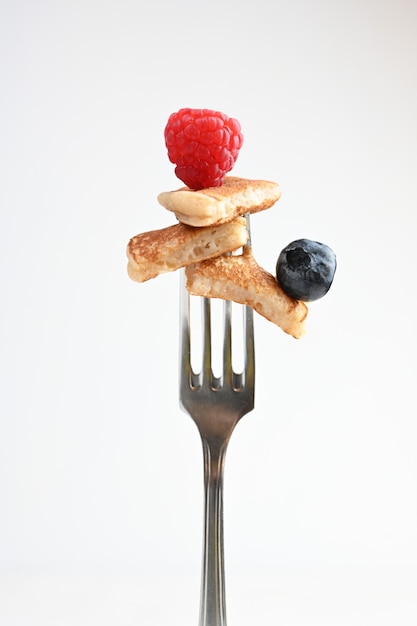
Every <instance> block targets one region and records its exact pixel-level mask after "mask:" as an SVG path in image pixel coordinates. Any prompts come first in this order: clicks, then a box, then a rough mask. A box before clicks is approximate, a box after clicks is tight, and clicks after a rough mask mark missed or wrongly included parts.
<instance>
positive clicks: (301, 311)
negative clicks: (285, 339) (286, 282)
mask: <svg viewBox="0 0 417 626" xmlns="http://www.w3.org/2000/svg"><path fill="white" fill-rule="evenodd" d="M185 273H186V277H187V282H186V285H187V289H188V291H189V292H190V293H191V294H192V295H195V296H204V297H206V298H223V299H224V300H233V301H234V302H238V303H240V304H247V305H249V306H250V307H252V308H253V309H254V310H255V311H257V312H258V313H260V314H261V315H263V316H264V317H266V319H268V320H270V321H271V322H273V323H274V324H277V326H279V327H280V328H282V330H283V331H285V332H286V333H288V334H290V335H292V336H293V337H295V338H296V339H298V338H300V337H301V336H302V335H303V334H304V332H305V327H304V326H305V324H304V323H305V319H306V317H307V313H308V308H307V306H306V304H305V303H304V302H301V301H300V300H294V299H293V298H291V297H290V296H288V295H287V294H286V293H285V292H284V291H283V290H282V289H281V287H280V286H279V284H278V283H277V281H276V280H275V278H274V277H273V276H272V274H269V273H268V272H267V271H265V270H264V269H263V268H262V267H260V266H259V265H258V263H257V262H256V261H255V259H254V257H253V255H252V251H251V248H249V247H248V248H246V249H245V250H244V252H243V254H240V255H236V256H233V255H228V256H221V257H217V258H214V259H211V260H208V261H202V262H201V263H196V264H194V265H190V266H189V267H187V268H186V270H185Z"/></svg>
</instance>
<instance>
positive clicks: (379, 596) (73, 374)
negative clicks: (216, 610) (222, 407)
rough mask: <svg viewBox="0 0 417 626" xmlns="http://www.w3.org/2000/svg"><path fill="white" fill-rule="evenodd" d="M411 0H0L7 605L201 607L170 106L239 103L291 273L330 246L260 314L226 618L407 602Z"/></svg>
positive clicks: (289, 622)
mask: <svg viewBox="0 0 417 626" xmlns="http://www.w3.org/2000/svg"><path fill="white" fill-rule="evenodd" d="M416 24H417V5H416V3H415V2H414V1H413V0H396V1H395V2H394V1H393V0H391V1H387V0H385V1H382V2H378V1H376V0H360V1H359V0H350V1H347V0H345V1H341V2H331V1H330V0H320V1H313V2H308V1H307V0H304V1H301V0H295V1H291V2H283V1H277V2H272V1H271V0H257V1H256V2H255V1H247V2H239V3H238V2H232V1H227V0H225V1H224V2H220V1H219V0H212V1H211V2H204V1H200V2H197V1H195V2H192V1H191V0H177V1H176V2H169V1H168V0H165V1H163V0H153V1H152V2H144V0H136V1H129V0H119V1H117V2H116V1H114V0H113V1H110V0H108V1H106V0H104V1H100V2H99V1H98V0H96V1H94V0H72V1H67V2H65V1H63V0H55V1H52V0H51V1H46V0H34V1H33V2H29V0H26V1H23V0H14V1H13V2H11V1H7V0H6V1H5V0H3V1H2V2H0V72H1V73H0V85H1V87H0V89H1V98H0V108H1V116H0V125H1V127H0V212H1V213H0V218H1V224H0V260H1V265H0V272H1V276H0V279H1V283H0V289H1V292H0V293H1V304H0V307H1V308H0V322H1V323H0V350H1V353H0V368H1V372H0V376H1V378H0V385H1V390H0V391H1V393H0V412H1V417H0V506H1V511H0V623H1V624H4V626H38V625H39V626H41V625H42V626H52V625H53V626H84V625H88V626H96V625H100V626H110V625H112V626H113V625H116V624H117V626H133V625H141V626H142V625H146V626H153V625H155V626H159V625H162V624H167V623H170V624H178V625H181V626H185V625H186V624H190V625H192V624H196V623H197V618H198V596H199V577H200V555H201V538H202V536H201V533H202V504H203V503H202V455H201V449H200V442H199V439H198V433H197V430H196V428H195V426H194V424H193V423H192V421H191V419H190V418H189V417H188V416H186V415H185V414H184V413H182V412H181V411H180V409H179V406H178V392H177V359H178V345H177V343H178V337H177V335H178V311H177V292H178V275H177V274H169V275H164V276H161V277H160V278H158V279H156V280H154V281H149V282H148V283H145V284H142V285H139V284H136V283H133V282H132V281H130V280H129V279H128V277H127V274H126V258H125V247H126V244H127V242H128V240H129V239H130V237H132V236H133V235H135V234H137V233H139V232H142V231H145V230H150V229H154V228H162V227H164V226H168V225H169V224H171V223H173V217H172V215H171V214H168V213H167V212H166V211H165V210H164V209H163V208H162V207H161V206H160V205H159V204H158V203H157V201H156V196H157V194H158V193H159V192H160V191H166V190H169V189H175V188H176V187H178V186H179V185H180V183H179V181H178V180H177V179H176V178H175V176H174V172H173V166H172V165H171V164H170V163H169V161H168V159H167V156H166V151H165V147H164V143H163V128H164V126H165V123H166V120H167V118H168V116H169V114H170V113H171V112H173V111H175V110H177V109H179V108H181V107H184V106H192V107H202V108H204V107H206V108H214V109H218V110H221V111H224V112H225V113H227V114H228V115H231V116H233V117H236V118H238V119H239V120H240V122H241V125H242V129H243V132H244V135H245V142H244V146H243V148H242V150H241V153H240V156H239V159H238V162H237V164H236V166H235V168H234V170H233V173H235V174H236V175H240V176H245V177H249V178H250V177H254V178H265V179H271V180H275V181H277V182H279V183H280V185H281V187H282V192H283V195H282V199H281V200H280V201H279V203H278V204H277V205H276V206H275V207H274V208H273V209H271V210H270V211H267V212H264V213H261V214H258V215H257V216H254V218H253V220H252V230H253V245H254V254H255V256H256V258H257V260H258V262H259V263H260V264H261V265H263V266H264V267H265V268H266V269H267V270H268V271H270V272H272V273H273V272H274V267H275V262H276V258H277V256H278V254H279V251H280V250H281V249H282V248H283V247H284V246H285V245H286V244H287V243H289V242H290V241H292V240H293V239H296V238H298V237H309V238H311V239H318V240H319V241H323V242H325V243H327V244H328V245H330V246H331V247H332V248H333V249H334V250H335V252H336V254H337V258H338V269H337V273H336V277H335V281H334V284H333V287H332V289H331V291H330V292H329V294H328V295H327V296H326V298H324V299H322V300H320V301H318V302H316V303H313V304H312V305H311V306H310V314H309V324H308V334H307V336H306V337H305V338H304V339H302V340H299V341H296V340H294V339H292V338H291V337H289V336H287V335H285V334H284V333H283V332H282V331H281V330H280V329H279V328H276V327H275V326H273V325H272V324H271V323H269V322H267V321H266V320H264V319H263V318H261V317H259V316H257V317H256V320H255V321H256V356H257V382H256V408H255V410H254V411H253V412H252V413H251V414H250V415H248V416H246V417H245V418H244V419H243V420H242V422H241V423H240V424H239V426H238V427H237V429H236V431H235V433H234V435H233V438H232V441H231V444H230V447H229V452H228V457H227V463H226V476H225V541H226V573H227V604H228V618H229V623H230V626H233V625H236V626H237V625H239V626H245V625H246V624H248V625H249V624H251V625H252V624H260V625H262V626H266V625H269V624H270V625H275V624H277V625H278V624H279V625H280V626H293V625H298V626H299V625H303V626H307V625H308V626H311V625H320V626H327V625H329V626H362V625H363V626H369V625H373V624H378V625H379V626H388V625H389V626H394V625H397V624H401V626H411V625H413V626H414V625H415V624H416V621H417V599H416V592H417V492H416V489H417V487H416V485H417V455H416V449H417V421H416V419H417V415H416V402H415V390H414V387H415V378H416V348H417V345H416V332H415V324H416V312H415V308H414V307H415V281H416V269H415V268H416V252H415V211H416V191H415V189H416V187H415V176H416V171H417V148H416V146H417V116H416V110H417V75H416V70H417V64H416V59H417V38H416Z"/></svg>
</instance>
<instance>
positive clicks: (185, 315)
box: [179, 270, 191, 395]
mask: <svg viewBox="0 0 417 626" xmlns="http://www.w3.org/2000/svg"><path fill="white" fill-rule="evenodd" d="M179 353H180V389H181V392H182V390H184V389H186V388H187V387H189V386H190V384H191V341H190V295H189V293H188V291H187V289H186V287H185V271H184V270H181V278H180V349H179ZM181 395H182V393H181Z"/></svg>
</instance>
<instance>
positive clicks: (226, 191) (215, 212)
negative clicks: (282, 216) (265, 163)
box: [158, 176, 281, 227]
mask: <svg viewBox="0 0 417 626" xmlns="http://www.w3.org/2000/svg"><path fill="white" fill-rule="evenodd" d="M280 197H281V189H280V186H279V185H278V183H274V182H271V181H267V180H250V179H247V178H237V177H236V176H226V177H225V179H224V182H223V184H222V185H220V186H219V187H208V188H207V189H200V190H198V191H192V190H191V189H189V188H188V187H181V188H180V189H177V190H176V191H164V192H162V193H160V194H159V195H158V202H159V203H160V204H161V205H162V206H163V207H164V208H165V209H168V211H172V212H173V213H175V215H176V217H177V219H178V220H179V221H180V222H182V223H184V224H188V225H190V226H197V227H201V226H209V225H211V224H221V223H224V222H227V221H229V220H231V219H233V218H235V217H237V216H239V215H244V214H245V213H258V212H259V211H264V210H265V209H269V208H270V207H271V206H273V205H274V204H275V202H277V201H278V200H279V198H280Z"/></svg>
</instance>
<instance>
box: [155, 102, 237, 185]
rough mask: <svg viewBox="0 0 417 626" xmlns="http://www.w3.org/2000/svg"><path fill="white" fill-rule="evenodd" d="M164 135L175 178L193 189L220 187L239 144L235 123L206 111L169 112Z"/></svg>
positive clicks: (235, 156)
mask: <svg viewBox="0 0 417 626" xmlns="http://www.w3.org/2000/svg"><path fill="white" fill-rule="evenodd" d="M164 136H165V145H166V147H167V150H168V157H169V160H170V161H171V163H175V165H176V167H175V174H176V176H177V177H178V178H179V179H180V180H182V181H183V183H185V184H186V185H187V187H189V188H190V189H194V190H197V189H204V188H206V187H219V186H220V185H222V183H223V180H224V177H225V175H226V174H227V172H230V170H231V169H232V167H233V166H234V164H235V162H236V159H237V156H238V153H239V150H240V148H241V147H242V143H243V135H242V133H241V130H240V124H239V122H238V121H237V120H235V119H234V118H232V117H228V116H227V115H225V114H224V113H220V112H219V111H212V110H210V109H189V108H187V109H180V110H179V111H178V112H177V113H172V114H171V115H170V117H169V119H168V122H167V125H166V127H165V131H164Z"/></svg>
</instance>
